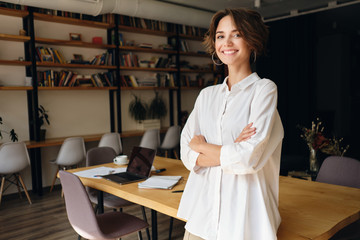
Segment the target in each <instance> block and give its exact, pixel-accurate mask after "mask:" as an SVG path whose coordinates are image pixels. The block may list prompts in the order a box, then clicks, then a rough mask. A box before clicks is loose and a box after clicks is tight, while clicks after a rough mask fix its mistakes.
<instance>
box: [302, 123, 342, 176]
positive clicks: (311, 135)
mask: <svg viewBox="0 0 360 240" xmlns="http://www.w3.org/2000/svg"><path fill="white" fill-rule="evenodd" d="M321 124H322V122H321V121H320V119H319V118H317V119H316V121H315V122H314V121H312V123H311V128H310V129H309V128H306V127H303V126H298V128H300V129H301V130H302V132H303V133H302V134H301V135H300V137H301V138H302V139H304V140H305V142H306V143H307V145H308V147H309V151H310V157H309V164H310V165H309V170H310V172H314V173H317V172H318V171H319V167H320V163H319V160H318V158H317V154H316V153H317V151H318V150H319V151H321V152H323V153H325V154H329V155H335V156H343V155H344V154H345V153H346V151H347V150H348V149H349V145H347V146H346V147H345V148H344V147H340V143H341V142H342V140H343V139H342V138H340V139H336V138H335V137H333V138H332V139H329V138H327V137H325V136H324V134H323V131H324V127H322V126H321Z"/></svg>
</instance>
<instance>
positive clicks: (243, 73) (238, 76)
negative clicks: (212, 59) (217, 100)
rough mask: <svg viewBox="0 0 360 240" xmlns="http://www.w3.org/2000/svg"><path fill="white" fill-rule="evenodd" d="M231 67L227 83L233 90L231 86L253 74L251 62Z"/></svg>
mask: <svg viewBox="0 0 360 240" xmlns="http://www.w3.org/2000/svg"><path fill="white" fill-rule="evenodd" d="M228 69H229V75H228V80H227V85H228V87H229V90H231V87H232V86H233V85H235V84H237V83H238V82H240V81H241V80H243V79H244V78H246V77H248V76H249V75H250V74H252V71H251V67H250V64H246V65H245V66H243V67H239V66H236V67H235V66H228Z"/></svg>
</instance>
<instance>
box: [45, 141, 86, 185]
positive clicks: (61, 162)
mask: <svg viewBox="0 0 360 240" xmlns="http://www.w3.org/2000/svg"><path fill="white" fill-rule="evenodd" d="M85 159H86V150H85V143H84V139H83V138H82V137H71V138H66V139H65V140H64V142H63V144H62V145H61V148H60V151H59V153H58V156H57V158H56V159H55V160H54V161H52V162H51V163H53V164H56V165H58V169H57V171H56V174H55V176H54V179H53V182H52V184H51V188H50V192H51V191H52V190H53V188H54V185H55V181H56V178H57V174H58V172H59V169H63V170H66V169H68V168H70V167H73V166H76V165H77V164H79V163H80V162H82V161H84V160H85Z"/></svg>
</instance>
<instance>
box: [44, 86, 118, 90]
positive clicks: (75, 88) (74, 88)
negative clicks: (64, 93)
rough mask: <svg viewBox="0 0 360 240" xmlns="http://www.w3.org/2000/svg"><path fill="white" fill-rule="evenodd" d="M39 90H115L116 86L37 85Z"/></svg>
mask: <svg viewBox="0 0 360 240" xmlns="http://www.w3.org/2000/svg"><path fill="white" fill-rule="evenodd" d="M38 90H39V91H53V90H55V91H57V90H117V87H82V86H75V87H41V86H39V87H38Z"/></svg>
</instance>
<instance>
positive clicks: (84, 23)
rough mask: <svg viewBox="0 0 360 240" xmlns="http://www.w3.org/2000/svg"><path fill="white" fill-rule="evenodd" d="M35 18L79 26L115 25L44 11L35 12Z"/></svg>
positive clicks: (98, 26) (102, 26)
mask: <svg viewBox="0 0 360 240" xmlns="http://www.w3.org/2000/svg"><path fill="white" fill-rule="evenodd" d="M34 19H35V20H40V21H46V22H55V23H64V24H71V25H78V26H83V27H91V28H104V29H109V28H112V27H114V25H113V24H109V23H104V22H96V21H89V20H81V19H76V18H68V17H61V16H54V15H47V14H43V13H34Z"/></svg>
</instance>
